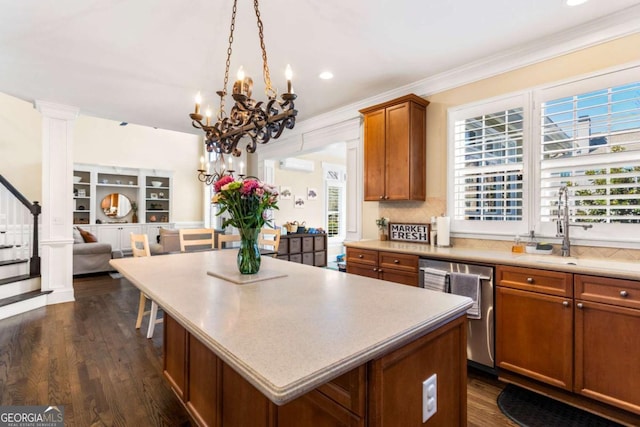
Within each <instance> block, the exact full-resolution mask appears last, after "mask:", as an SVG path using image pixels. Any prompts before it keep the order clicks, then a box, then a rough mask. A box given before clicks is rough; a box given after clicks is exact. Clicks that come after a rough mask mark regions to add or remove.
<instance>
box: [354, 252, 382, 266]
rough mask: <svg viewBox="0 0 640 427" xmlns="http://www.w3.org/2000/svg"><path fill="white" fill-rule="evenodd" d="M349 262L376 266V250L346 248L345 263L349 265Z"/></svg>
mask: <svg viewBox="0 0 640 427" xmlns="http://www.w3.org/2000/svg"><path fill="white" fill-rule="evenodd" d="M349 263H358V264H366V265H372V266H377V265H378V251H373V250H370V249H354V248H347V265H349Z"/></svg>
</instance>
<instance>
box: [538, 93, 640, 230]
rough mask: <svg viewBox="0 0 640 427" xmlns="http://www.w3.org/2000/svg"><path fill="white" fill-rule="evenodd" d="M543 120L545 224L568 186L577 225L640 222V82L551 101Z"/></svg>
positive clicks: (544, 107) (544, 105) (542, 209)
mask: <svg viewBox="0 0 640 427" xmlns="http://www.w3.org/2000/svg"><path fill="white" fill-rule="evenodd" d="M540 118H541V121H542V123H541V133H540V141H541V156H540V190H539V191H540V193H539V194H540V221H541V222H543V223H544V222H551V221H554V220H555V219H556V217H557V206H558V200H557V198H556V195H557V192H558V189H559V187H560V186H562V185H567V186H569V187H570V194H571V197H570V213H571V220H572V221H573V222H576V223H599V224H615V223H618V224H629V223H638V222H640V82H633V83H624V84H620V85H612V86H609V87H606V88H604V89H601V88H598V89H596V90H590V91H585V92H581V93H580V94H577V95H572V96H564V97H560V98H555V99H550V100H548V101H545V102H543V103H542V104H541V114H540Z"/></svg>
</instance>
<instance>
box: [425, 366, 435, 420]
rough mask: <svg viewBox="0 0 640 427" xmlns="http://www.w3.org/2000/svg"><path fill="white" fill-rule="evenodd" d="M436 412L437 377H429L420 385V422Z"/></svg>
mask: <svg viewBox="0 0 640 427" xmlns="http://www.w3.org/2000/svg"><path fill="white" fill-rule="evenodd" d="M437 411H438V377H437V375H436V374H433V375H431V376H430V377H429V378H427V379H426V380H424V382H423V383H422V422H423V423H424V422H426V421H427V420H428V419H429V418H431V417H432V416H433V414H435V413H436V412H437Z"/></svg>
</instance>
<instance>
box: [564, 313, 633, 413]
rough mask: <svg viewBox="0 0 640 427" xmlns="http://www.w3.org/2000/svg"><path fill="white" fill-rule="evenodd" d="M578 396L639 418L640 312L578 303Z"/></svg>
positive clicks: (576, 365) (576, 377) (576, 358)
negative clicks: (639, 334)
mask: <svg viewBox="0 0 640 427" xmlns="http://www.w3.org/2000/svg"><path fill="white" fill-rule="evenodd" d="M575 316H576V318H575V320H576V341H575V346H576V349H575V392H576V393H580V394H582V395H584V396H588V397H590V398H592V399H596V400H599V401H602V402H605V403H609V404H611V405H614V406H617V407H619V408H622V409H625V410H627V411H631V412H633V413H636V414H640V389H639V388H638V387H639V384H640V370H638V359H639V357H640V339H638V331H639V330H640V310H635V309H631V308H625V307H617V306H614V305H608V304H600V303H594V302H589V301H581V300H578V301H577V302H576V310H575Z"/></svg>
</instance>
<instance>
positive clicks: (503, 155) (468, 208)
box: [449, 96, 526, 232]
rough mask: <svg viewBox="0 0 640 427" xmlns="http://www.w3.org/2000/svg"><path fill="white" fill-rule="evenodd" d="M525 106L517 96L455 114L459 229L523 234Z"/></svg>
mask: <svg viewBox="0 0 640 427" xmlns="http://www.w3.org/2000/svg"><path fill="white" fill-rule="evenodd" d="M523 104H524V98H523V97H522V96H517V97H513V98H511V99H507V100H502V101H497V102H490V103H487V104H483V105H479V106H476V107H472V108H469V109H464V110H460V111H456V112H455V113H453V114H452V116H451V118H450V119H451V123H452V137H453V149H452V150H450V165H451V168H452V170H453V176H452V178H451V181H450V190H451V191H450V194H452V198H451V199H450V202H449V207H450V209H449V212H450V215H451V216H452V222H453V224H454V225H453V226H452V229H453V230H455V231H463V232H478V231H480V232H482V231H487V232H489V231H492V230H496V229H499V228H502V231H513V232H520V230H519V229H520V228H521V226H522V223H523V220H524V218H525V215H526V213H525V206H524V200H525V189H524V186H523V182H524V178H523V176H524V164H525V150H524V137H525V126H524V125H525V121H524V119H525V115H524V112H525V108H524V106H523ZM505 226H506V229H505V228H504V227H505Z"/></svg>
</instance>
